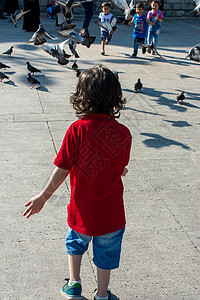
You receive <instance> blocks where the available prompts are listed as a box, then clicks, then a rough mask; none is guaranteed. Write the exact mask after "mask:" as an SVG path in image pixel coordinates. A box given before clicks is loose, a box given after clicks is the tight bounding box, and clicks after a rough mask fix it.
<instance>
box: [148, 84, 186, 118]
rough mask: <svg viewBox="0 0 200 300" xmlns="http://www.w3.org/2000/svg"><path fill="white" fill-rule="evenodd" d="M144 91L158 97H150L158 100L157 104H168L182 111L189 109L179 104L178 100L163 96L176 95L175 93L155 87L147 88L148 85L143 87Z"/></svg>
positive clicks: (171, 107) (173, 108)
mask: <svg viewBox="0 0 200 300" xmlns="http://www.w3.org/2000/svg"><path fill="white" fill-rule="evenodd" d="M143 92H144V94H147V95H149V96H152V97H154V98H156V99H150V100H153V101H155V102H157V104H159V105H163V106H168V107H169V108H170V109H172V110H177V111H181V112H184V111H186V110H187V108H186V107H183V106H181V105H178V104H177V101H176V100H171V99H169V98H167V97H165V96H163V94H167V95H174V93H169V92H162V91H158V90H155V89H153V88H147V87H144V88H143Z"/></svg>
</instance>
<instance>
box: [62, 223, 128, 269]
mask: <svg viewBox="0 0 200 300" xmlns="http://www.w3.org/2000/svg"><path fill="white" fill-rule="evenodd" d="M124 231H125V227H124V228H122V229H120V230H118V231H115V232H111V233H108V234H104V235H100V236H93V237H92V236H87V235H84V234H81V233H78V232H76V231H74V230H72V229H71V228H70V227H69V228H68V231H67V236H66V248H67V253H68V254H71V255H83V254H84V253H85V252H86V251H87V249H88V246H89V243H90V241H91V240H92V243H93V262H94V264H95V265H96V266H97V267H98V268H99V269H103V270H112V269H116V268H118V267H119V261H120V254H121V244H122V238H123V234H124Z"/></svg>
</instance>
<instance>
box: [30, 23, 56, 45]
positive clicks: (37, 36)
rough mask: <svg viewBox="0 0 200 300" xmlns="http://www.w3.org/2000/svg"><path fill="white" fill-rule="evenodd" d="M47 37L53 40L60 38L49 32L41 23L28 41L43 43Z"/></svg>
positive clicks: (36, 43)
mask: <svg viewBox="0 0 200 300" xmlns="http://www.w3.org/2000/svg"><path fill="white" fill-rule="evenodd" d="M45 37H48V38H49V39H51V40H58V37H56V36H55V35H53V34H51V33H49V32H47V31H46V30H45V29H44V27H43V26H42V25H41V24H40V25H39V28H38V30H37V31H36V32H35V33H34V34H33V35H32V37H31V38H30V40H29V41H28V43H34V45H42V44H44V43H45V42H46V39H45Z"/></svg>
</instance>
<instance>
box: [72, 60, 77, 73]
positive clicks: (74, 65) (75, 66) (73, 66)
mask: <svg viewBox="0 0 200 300" xmlns="http://www.w3.org/2000/svg"><path fill="white" fill-rule="evenodd" d="M77 69H78V65H77V63H76V60H75V61H74V63H73V65H72V70H74V71H76V70H77Z"/></svg>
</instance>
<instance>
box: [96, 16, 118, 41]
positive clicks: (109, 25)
mask: <svg viewBox="0 0 200 300" xmlns="http://www.w3.org/2000/svg"><path fill="white" fill-rule="evenodd" d="M116 23H117V18H116V17H113V19H112V21H111V23H109V22H101V21H96V24H97V25H99V26H100V27H102V28H104V29H105V30H106V31H108V33H109V38H111V36H112V34H113V33H114V32H115V30H116V29H117V26H116Z"/></svg>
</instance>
